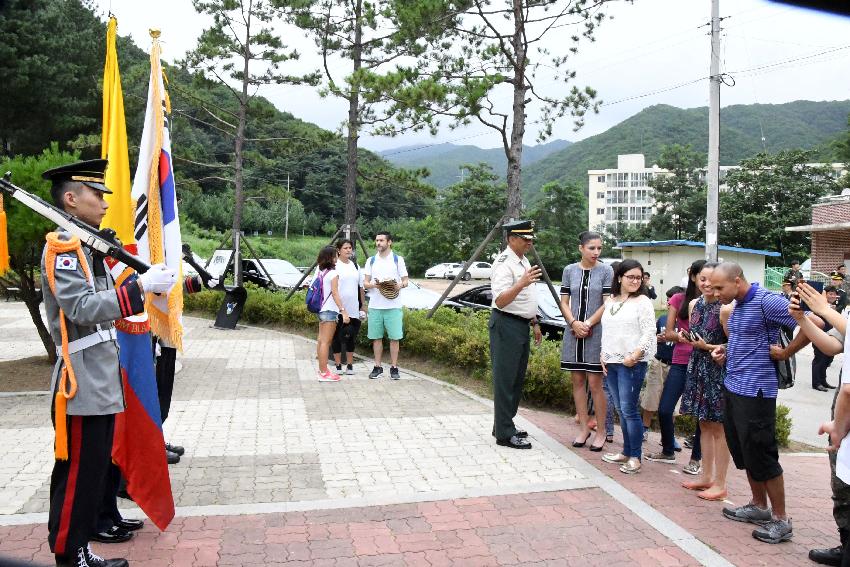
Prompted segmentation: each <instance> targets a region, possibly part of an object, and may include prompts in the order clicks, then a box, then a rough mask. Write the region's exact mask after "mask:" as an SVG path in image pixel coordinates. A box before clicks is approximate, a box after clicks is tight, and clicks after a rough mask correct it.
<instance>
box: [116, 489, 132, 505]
mask: <svg viewBox="0 0 850 567" xmlns="http://www.w3.org/2000/svg"><path fill="white" fill-rule="evenodd" d="M118 498H123V499H124V500H129V501H130V502H132V501H133V497H132V496H130V493H129V492H127V489H126V488H119V489H118Z"/></svg>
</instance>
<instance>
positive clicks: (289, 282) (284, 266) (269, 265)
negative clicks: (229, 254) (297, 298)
mask: <svg viewBox="0 0 850 567" xmlns="http://www.w3.org/2000/svg"><path fill="white" fill-rule="evenodd" d="M260 262H262V264H263V267H264V268H265V272H268V273H269V275H270V276H271V277H272V281H273V282H274V285H276V286H277V287H281V288H287V289H289V288H292V287H294V286H295V284H297V283H298V280H300V279H301V276H303V275H304V274H303V273H302V272H301V271H300V270H299V269H298V268H296V267H295V266H293V265H292V264H291V263H289V262H287V261H286V260H279V259H277V258H260ZM242 271H243V274H244V276H245V279H246V280H248V281H250V282H253V283H255V284H257V285H258V286H260V287H269V281H268V278H267V277H266V274H265V272H264V271H263V270H262V269H261V268H260V266H259V265H258V264H257V261H256V260H254V259H253V258H243V259H242ZM305 282H306V280H305ZM301 287H305V284H304V283H302V284H301Z"/></svg>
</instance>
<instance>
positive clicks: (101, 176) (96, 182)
mask: <svg viewBox="0 0 850 567" xmlns="http://www.w3.org/2000/svg"><path fill="white" fill-rule="evenodd" d="M108 163H109V162H108V161H107V160H105V159H90V160H86V161H78V162H77V163H70V164H68V165H63V166H60V167H54V168H53V169H48V170H47V171H45V172H44V173H42V174H41V177H42V178H44V179H47V180H49V181H51V182H52V183H53V185H54V186H55V185H57V184H59V183H63V182H65V181H79V182H80V183H83V184H85V185H87V186H89V187H91V188H92V189H94V190H95V191H100V192H101V193H112V191H110V190H109V189H108V188H107V187H106V185H105V183H106V179H105V176H106V165H107V164H108Z"/></svg>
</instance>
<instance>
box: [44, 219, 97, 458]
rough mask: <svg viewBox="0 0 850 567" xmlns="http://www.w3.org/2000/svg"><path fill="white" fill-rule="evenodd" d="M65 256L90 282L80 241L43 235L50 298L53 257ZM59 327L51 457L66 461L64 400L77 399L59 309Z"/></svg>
mask: <svg viewBox="0 0 850 567" xmlns="http://www.w3.org/2000/svg"><path fill="white" fill-rule="evenodd" d="M68 252H76V253H77V258H78V259H79V262H80V265H81V266H82V267H83V272H84V273H85V274H86V279H87V280H88V281H89V282H90V283H91V282H93V280H92V277H91V272H89V264H88V262H87V261H86V256H85V254H83V248H82V246H81V245H80V239H79V238H77V237H76V236H73V237H71V239H70V240H59V235H58V234H57V233H55V232H51V233H49V234H48V235H47V253H46V254H45V257H44V269H45V271H46V272H47V282H48V284H50V290H51V291H52V292H53V295H54V296H55V295H56V274H55V270H56V256H57V255H58V254H66V253H68ZM59 327H60V329H61V330H62V360H63V362H64V364H63V366H62V376H61V377H60V379H59V388H57V391H56V416H55V418H54V420H55V423H56V444H55V449H54V451H55V455H56V459H57V460H61V461H67V460H68V426H67V408H68V400H70V399H71V398H73V397H74V396H75V395H77V377H76V376H75V375H74V368H73V367H72V366H71V354H70V353H69V352H68V328H67V325H66V323H65V312H64V311H62V309H61V308H60V309H59Z"/></svg>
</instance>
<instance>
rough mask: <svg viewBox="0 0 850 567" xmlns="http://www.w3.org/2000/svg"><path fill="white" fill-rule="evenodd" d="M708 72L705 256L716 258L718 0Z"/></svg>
mask: <svg viewBox="0 0 850 567" xmlns="http://www.w3.org/2000/svg"><path fill="white" fill-rule="evenodd" d="M710 75H711V77H710V79H709V104H708V171H707V172H706V173H707V175H706V177H707V180H708V194H707V195H708V197H707V202H706V214H705V217H706V223H705V257H706V259H707V260H709V261H711V262H716V261H717V242H718V235H717V228H718V213H719V209H720V80H721V77H720V0H711V71H710Z"/></svg>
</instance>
